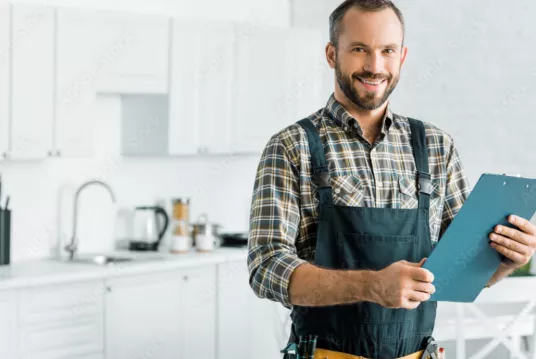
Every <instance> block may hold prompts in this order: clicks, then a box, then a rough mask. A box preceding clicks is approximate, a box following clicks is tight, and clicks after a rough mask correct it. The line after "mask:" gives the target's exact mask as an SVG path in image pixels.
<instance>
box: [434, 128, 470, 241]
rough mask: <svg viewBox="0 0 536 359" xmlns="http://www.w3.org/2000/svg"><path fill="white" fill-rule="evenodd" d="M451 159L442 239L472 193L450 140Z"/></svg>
mask: <svg viewBox="0 0 536 359" xmlns="http://www.w3.org/2000/svg"><path fill="white" fill-rule="evenodd" d="M450 140H451V141H450V151H449V159H448V161H447V183H446V192H445V203H444V207H443V218H442V220H441V230H440V237H441V236H442V235H443V233H445V231H446V230H447V228H448V226H449V225H450V223H451V222H452V220H453V219H454V217H455V216H456V214H457V213H458V211H459V210H460V209H461V208H462V206H463V204H464V202H465V200H466V199H467V197H468V196H469V193H470V192H471V189H470V186H469V181H468V180H467V177H466V175H465V173H464V169H463V165H462V162H461V159H460V156H459V153H458V150H457V149H456V146H455V144H454V140H452V138H451V139H450Z"/></svg>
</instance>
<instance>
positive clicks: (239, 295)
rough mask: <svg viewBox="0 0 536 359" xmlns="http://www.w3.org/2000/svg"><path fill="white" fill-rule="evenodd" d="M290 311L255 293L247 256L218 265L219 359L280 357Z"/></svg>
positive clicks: (286, 338)
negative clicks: (251, 285) (250, 279)
mask: <svg viewBox="0 0 536 359" xmlns="http://www.w3.org/2000/svg"><path fill="white" fill-rule="evenodd" d="M289 315H290V312H289V311H288V310H287V309H285V308H284V307H283V306H282V305H281V304H279V303H275V302H273V301H269V300H267V299H260V298H258V297H257V296H256V295H255V294H254V293H253V290H252V289H251V287H250V286H249V274H248V270H247V264H246V261H245V260H240V261H231V262H226V263H222V264H220V265H219V266H218V353H219V356H218V359H248V358H253V357H254V358H260V359H271V358H278V357H280V356H281V355H280V353H279V351H280V350H281V349H282V348H283V347H284V346H285V345H286V343H287V341H288V335H289V333H290V332H289V331H288V330H289V329H290V317H289Z"/></svg>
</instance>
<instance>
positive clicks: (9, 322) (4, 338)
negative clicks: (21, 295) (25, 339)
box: [0, 291, 17, 359]
mask: <svg viewBox="0 0 536 359" xmlns="http://www.w3.org/2000/svg"><path fill="white" fill-rule="evenodd" d="M0 318H2V319H1V320H0V358H6V359H12V358H15V357H16V352H17V347H16V345H17V292H16V291H0Z"/></svg>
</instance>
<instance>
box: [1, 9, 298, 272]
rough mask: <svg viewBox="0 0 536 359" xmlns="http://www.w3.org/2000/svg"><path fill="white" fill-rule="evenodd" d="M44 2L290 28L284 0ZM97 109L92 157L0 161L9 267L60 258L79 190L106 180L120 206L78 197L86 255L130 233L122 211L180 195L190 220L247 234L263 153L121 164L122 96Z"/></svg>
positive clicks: (100, 194) (96, 195)
mask: <svg viewBox="0 0 536 359" xmlns="http://www.w3.org/2000/svg"><path fill="white" fill-rule="evenodd" d="M16 2H32V3H40V4H41V3H43V2H42V1H37V0H35V1H34V0H32V1H16ZM47 4H52V5H68V6H82V7H84V6H88V7H98V8H107V9H118V10H134V11H140V12H144V13H163V14H167V15H175V16H179V17H192V16H196V17H199V18H205V19H223V20H231V21H241V22H256V23H259V24H267V25H277V26H289V7H288V3H287V0H271V1H269V2H266V1H260V0H255V1H252V0H247V1H245V0H233V1H218V0H208V1H203V2H201V1H174V0H173V1H172V0H151V1H148V0H146V1H140V0H138V1H132V0H130V1H122V0H105V1H104V0H103V1H99V0H78V1H74V0H69V1H62V0H50V1H49V2H47ZM30 105H31V104H29V106H30ZM94 111H95V112H94V113H95V117H94V119H95V121H96V123H97V136H95V137H96V144H97V146H96V147H97V148H98V151H97V152H98V154H97V156H96V157H95V158H93V159H87V160H78V159H65V158H60V159H54V158H52V159H48V160H46V161H43V162H18V163H10V162H8V163H0V172H1V173H2V177H3V182H4V185H3V193H4V194H6V193H7V194H9V195H10V196H11V205H10V207H11V208H12V210H13V224H12V236H13V238H12V262H17V261H20V260H24V259H30V258H40V257H47V256H49V255H50V254H56V253H57V247H58V242H59V240H61V241H62V242H61V243H62V246H63V245H64V244H65V243H66V241H68V240H69V239H70V237H71V231H72V229H71V228H72V212H73V211H72V206H73V204H72V202H73V197H74V191H75V189H76V187H77V186H79V185H80V184H81V183H83V182H84V181H86V180H89V179H93V178H97V179H101V180H104V181H106V182H108V183H109V184H110V185H111V186H112V187H113V189H114V191H115V193H116V197H117V200H118V202H117V203H116V204H115V205H112V204H111V202H110V198H109V195H108V194H107V193H106V191H105V190H104V189H102V188H100V187H90V188H88V189H87V190H86V192H84V194H83V195H82V196H81V202H80V212H79V216H78V223H79V225H78V237H79V239H80V252H82V253H84V252H92V251H103V250H108V249H112V248H113V245H114V244H113V241H114V238H116V237H122V236H123V235H124V234H125V221H124V216H123V215H124V213H126V212H125V210H128V209H130V208H132V207H134V206H136V205H150V204H154V203H155V202H156V203H162V204H164V205H165V206H166V207H167V208H168V209H169V210H170V209H171V198H173V197H178V196H191V197H193V203H192V211H191V213H192V218H193V219H195V218H196V217H197V216H198V214H200V213H202V212H207V213H208V214H209V218H210V219H211V220H213V221H215V222H217V223H220V224H222V225H224V228H223V230H226V231H245V230H247V226H248V217H249V205H250V197H251V191H252V188H253V180H254V175H255V170H256V166H257V161H258V156H253V155H250V156H235V157H230V156H217V157H189V158H147V159H134V158H127V159H123V158H121V156H120V155H119V153H120V146H119V145H120V138H121V136H120V133H119V127H120V111H121V107H120V101H119V98H118V97H115V96H102V97H101V98H100V99H99V101H98V105H97V108H95V109H94Z"/></svg>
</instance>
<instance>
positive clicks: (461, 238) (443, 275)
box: [423, 174, 536, 303]
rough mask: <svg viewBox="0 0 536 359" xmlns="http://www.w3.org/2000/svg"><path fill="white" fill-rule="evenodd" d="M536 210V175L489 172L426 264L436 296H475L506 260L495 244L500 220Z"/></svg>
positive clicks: (504, 221) (435, 298)
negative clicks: (493, 238)
mask: <svg viewBox="0 0 536 359" xmlns="http://www.w3.org/2000/svg"><path fill="white" fill-rule="evenodd" d="M535 212H536V179H529V178H522V177H511V176H505V175H497V174H483V175H482V176H481V177H480V179H479V180H478V182H477V184H476V186H475V187H474V189H473V190H472V191H471V193H470V195H469V197H468V198H467V200H466V201H465V203H464V205H463V206H462V208H461V209H460V211H459V212H458V214H457V215H456V216H455V217H454V220H453V221H452V222H451V224H450V225H449V227H448V228H447V230H446V231H445V233H444V234H443V236H442V237H441V240H440V241H439V243H438V244H437V246H436V247H435V248H434V250H433V251H432V254H431V255H430V256H429V258H428V259H427V260H426V262H425V263H424V265H423V268H426V269H428V270H429V271H431V272H432V273H433V274H434V283H433V284H434V285H435V287H436V292H435V293H434V294H433V295H432V296H431V298H430V300H431V301H446V302H466V303H467V302H473V301H474V300H475V299H476V298H477V297H478V295H479V294H480V292H481V291H482V290H483V289H484V287H485V286H486V284H487V283H488V281H489V280H490V279H491V277H492V276H493V273H495V271H496V270H497V268H498V267H499V265H500V263H501V259H502V258H501V255H500V254H499V253H498V252H497V251H496V250H495V249H494V248H492V247H491V246H490V239H489V234H490V233H491V232H492V231H493V229H494V228H495V226H496V225H497V224H502V225H505V226H508V227H514V226H513V225H511V224H510V223H509V222H508V220H507V218H508V216H509V215H511V214H515V215H517V216H519V217H522V218H526V219H528V220H530V219H531V218H532V216H533V215H534V213H535Z"/></svg>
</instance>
